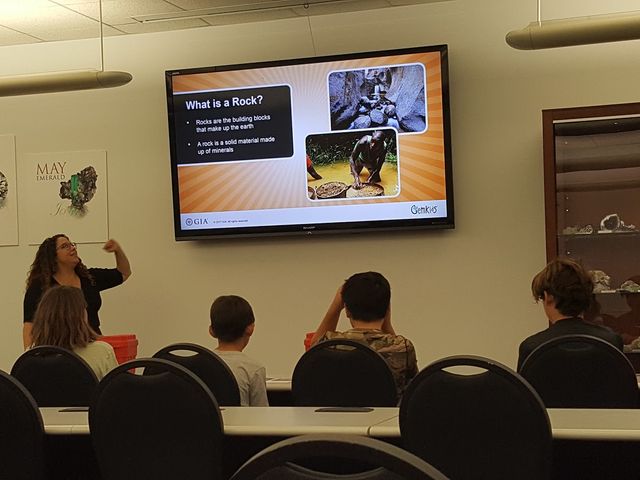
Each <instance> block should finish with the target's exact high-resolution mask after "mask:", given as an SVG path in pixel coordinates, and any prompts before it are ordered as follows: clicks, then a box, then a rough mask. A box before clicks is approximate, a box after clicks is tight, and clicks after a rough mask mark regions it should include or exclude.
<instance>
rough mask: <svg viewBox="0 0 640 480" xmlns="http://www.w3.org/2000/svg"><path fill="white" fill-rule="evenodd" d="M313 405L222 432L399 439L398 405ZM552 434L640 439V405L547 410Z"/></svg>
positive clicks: (81, 424) (232, 421) (66, 427)
mask: <svg viewBox="0 0 640 480" xmlns="http://www.w3.org/2000/svg"><path fill="white" fill-rule="evenodd" d="M60 410H61V409H60V408H53V407H48V408H41V409H40V412H41V413H42V417H43V420H44V425H45V432H46V433H47V434H50V435H87V434H89V420H88V414H87V412H86V411H85V412H61V411H60ZM315 410H316V408H315V407H223V410H222V419H223V422H224V433H225V435H230V436H282V437H289V436H294V435H303V434H307V433H328V434H336V433H337V434H340V433H345V434H354V435H368V436H371V437H378V438H394V437H395V438H399V437H400V426H399V424H398V409H397V408H375V409H374V410H373V411H371V412H316V411H315ZM547 412H548V413H549V419H550V420H551V430H552V433H553V438H555V439H559V440H600V441H634V442H640V409H638V410H625V409H567V408H550V409H548V410H547Z"/></svg>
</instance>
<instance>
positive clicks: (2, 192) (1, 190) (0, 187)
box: [0, 172, 9, 208]
mask: <svg viewBox="0 0 640 480" xmlns="http://www.w3.org/2000/svg"><path fill="white" fill-rule="evenodd" d="M7 195H9V181H8V180H7V177H5V176H4V174H3V173H2V172H0V208H2V207H3V206H4V203H5V199H6V198H7Z"/></svg>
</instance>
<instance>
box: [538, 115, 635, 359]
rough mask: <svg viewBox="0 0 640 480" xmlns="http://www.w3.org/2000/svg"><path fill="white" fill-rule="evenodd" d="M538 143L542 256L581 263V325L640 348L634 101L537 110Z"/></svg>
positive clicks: (627, 346)
mask: <svg viewBox="0 0 640 480" xmlns="http://www.w3.org/2000/svg"><path fill="white" fill-rule="evenodd" d="M543 138H544V181H545V182H544V183H545V217H546V241H547V258H548V260H551V259H552V258H555V257H556V256H566V257H569V258H573V259H576V260H579V261H581V262H582V264H583V265H584V266H585V268H587V269H588V270H590V271H591V272H592V275H593V278H594V283H595V290H594V292H595V300H596V301H595V302H594V305H593V308H592V309H591V311H590V312H588V315H587V317H588V320H590V321H592V322H595V323H601V324H604V325H607V326H609V327H611V328H612V329H614V330H616V331H617V332H618V333H620V334H621V335H622V337H623V339H624V342H625V345H626V347H625V349H628V350H639V349H640V103H630V104H621V105H603V106H595V107H579V108H565V109H554V110H544V111H543ZM632 360H635V358H633V359H632ZM633 363H634V364H635V365H636V369H637V368H638V362H635V361H634V362H633Z"/></svg>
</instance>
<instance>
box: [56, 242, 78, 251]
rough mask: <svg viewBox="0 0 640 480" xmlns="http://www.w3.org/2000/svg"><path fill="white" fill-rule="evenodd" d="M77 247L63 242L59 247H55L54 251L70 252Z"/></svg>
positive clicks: (74, 244) (72, 243) (71, 243)
mask: <svg viewBox="0 0 640 480" xmlns="http://www.w3.org/2000/svg"><path fill="white" fill-rule="evenodd" d="M77 245H78V244H77V243H74V242H65V243H63V244H62V245H60V246H59V247H57V248H56V250H70V249H72V248H76V246H77Z"/></svg>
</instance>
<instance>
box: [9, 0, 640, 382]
mask: <svg viewBox="0 0 640 480" xmlns="http://www.w3.org/2000/svg"><path fill="white" fill-rule="evenodd" d="M545 3H547V4H552V3H554V5H549V7H548V8H549V10H548V11H547V12H546V14H547V16H548V17H552V16H553V15H554V14H556V16H558V17H561V16H571V15H580V14H588V13H594V12H593V9H594V8H595V5H596V2H568V1H564V2H545ZM613 3H615V4H619V5H618V6H621V7H626V6H627V5H630V2H622V1H620V2H613ZM524 4H526V5H524ZM529 4H530V5H529ZM591 4H593V5H591ZM589 8H591V10H589ZM551 9H554V11H552V10H551ZM621 9H627V10H631V9H632V8H631V7H630V6H629V8H621ZM595 13H598V12H595ZM535 14H536V12H535V2H533V1H531V2H522V1H521V2H514V1H512V0H490V1H483V2H478V1H477V0H457V1H452V2H445V3H439V4H432V5H421V6H415V7H403V8H397V9H395V10H394V11H393V13H391V12H390V11H389V10H386V11H374V12H366V13H355V14H341V15H334V16H327V17H315V18H313V19H312V25H313V27H314V39H315V44H316V47H317V54H319V55H328V54H335V53H345V52H350V51H368V50H381V49H388V48H400V47H409V46H417V45H430V44H440V43H447V44H449V48H450V50H449V52H450V78H451V84H450V86H451V112H452V137H453V154H454V181H455V187H454V188H455V201H456V221H457V225H458V226H457V228H456V229H455V230H453V231H420V232H411V233H407V232H404V233H403V232H396V233H384V234H365V235H350V236H330V237H329V236H325V237H311V238H308V237H304V238H302V237H300V238H269V239H250V240H226V241H210V242H199V243H194V242H181V243H176V242H175V241H174V239H173V231H172V214H171V208H172V202H171V182H170V175H169V153H168V137H167V120H166V106H165V93H164V75H163V73H164V70H165V69H175V68H181V67H195V66H204V65H215V64H230V63H241V62H250V61H263V60H272V59H278V58H290V57H304V56H312V55H313V54H314V50H313V46H312V41H311V38H310V36H309V31H308V25H307V21H306V19H299V20H287V21H280V22H273V23H264V24H261V25H256V24H250V25H237V26H230V27H211V28H202V29H197V30H188V31H178V32H172V33H158V34H146V35H141V36H127V37H121V38H108V39H107V41H106V62H107V68H109V69H116V70H117V69H121V70H126V71H129V72H131V73H132V74H133V75H134V80H133V82H132V83H131V84H130V85H128V86H126V87H123V88H117V89H112V90H104V91H94V92H91V91H89V92H71V93H60V94H50V95H39V96H31V97H15V98H0V111H1V112H2V114H1V115H0V134H15V135H16V150H17V157H18V175H20V169H21V167H22V165H21V161H22V160H23V158H24V155H25V154H27V153H31V152H48V151H69V150H94V149H105V150H107V152H108V169H109V219H110V232H111V235H112V236H113V237H114V238H117V239H118V240H120V242H121V243H122V245H123V246H124V248H125V250H126V251H127V253H128V254H129V256H130V258H131V262H132V265H133V269H134V275H133V277H132V278H131V279H130V280H129V281H128V282H127V284H126V285H125V286H123V287H120V288H118V289H115V290H113V291H110V292H107V293H105V294H104V295H103V299H104V306H103V308H102V310H101V318H102V321H103V326H104V331H105V333H108V334H109V333H111V334H114V333H127V332H135V333H136V334H137V335H138V338H139V339H140V353H141V355H151V354H152V353H153V352H154V351H155V350H156V349H158V348H159V347H161V346H163V345H165V344H168V343H170V342H175V341H193V342H197V343H202V344H205V345H213V343H212V341H211V339H209V337H208V336H207V322H208V309H209V305H210V302H211V299H212V298H213V297H215V296H217V295H220V294H225V293H236V294H239V295H243V296H245V297H246V298H247V299H249V300H250V302H251V303H252V304H253V306H254V309H255V312H256V314H257V328H256V333H255V336H254V339H253V340H252V342H251V344H250V345H249V348H248V353H249V354H251V355H253V356H255V357H256V358H259V359H261V360H263V361H264V362H265V363H266V365H267V368H268V371H269V373H270V374H289V373H290V372H291V370H292V368H293V366H294V364H295V362H296V360H297V358H298V356H299V355H300V354H301V352H302V341H303V338H304V334H305V332H308V331H311V330H313V329H314V328H315V325H316V323H317V322H318V321H319V319H320V318H321V317H322V314H323V313H324V309H325V308H326V306H327V304H328V303H329V301H330V299H331V298H332V295H333V294H334V292H335V290H336V288H337V286H338V284H339V282H341V281H342V280H343V279H344V278H346V277H347V276H348V275H350V274H351V273H353V272H356V271H362V270H369V269H373V270H378V271H381V272H383V273H384V274H385V275H386V276H387V277H388V278H389V279H390V281H391V284H392V287H393V300H392V302H393V318H394V322H395V327H396V330H397V331H398V332H401V333H403V334H405V335H406V336H407V337H409V338H411V339H412V340H413V341H414V343H415V345H416V348H417V353H418V360H419V364H420V366H421V367H422V366H424V365H426V364H427V363H429V362H431V361H433V360H435V359H437V358H439V357H442V356H446V355H453V354H463V353H468V354H479V355H486V356H489V357H493V358H495V359H496V360H498V361H502V362H504V363H506V364H508V365H512V366H513V365H515V360H516V351H517V346H518V344H519V342H520V341H521V340H522V339H523V338H524V337H525V336H527V335H529V334H531V333H532V332H534V331H536V330H539V329H541V328H543V327H544V326H545V325H546V323H545V319H544V317H543V314H542V312H541V310H540V308H539V307H537V306H536V305H535V304H534V303H533V301H532V300H531V297H530V294H529V281H530V278H531V276H532V275H533V274H534V273H535V272H536V271H537V270H538V269H540V268H541V267H542V266H543V263H544V259H545V251H544V221H543V186H542V182H543V180H542V138H541V113H540V111H541V109H543V108H554V107H565V106H579V105H594V104H605V103H622V102H632V101H638V88H637V78H638V76H639V74H640V66H639V65H638V62H637V61H636V60H637V58H638V57H639V54H640V43H639V42H626V43H618V44H609V45H596V46H589V47H574V48H565V49H558V50H550V51H539V52H521V51H516V50H512V49H511V48H509V47H508V46H507V45H506V44H505V42H504V35H505V33H506V32H507V31H509V30H511V29H515V28H520V27H523V26H525V25H526V24H527V23H529V22H530V21H532V20H534V19H535ZM369 32H377V33H369ZM96 52H97V42H96V41H81V42H69V43H62V44H53V45H30V46H21V47H3V48H0V74H9V73H23V72H25V71H38V70H55V69H65V68H86V67H87V66H94V65H96V64H97V58H96V57H97V53H96ZM25 59H28V60H29V61H28V62H27V61H25ZM76 62H78V63H80V65H77V63H76ZM28 201H29V199H28V198H25V197H24V196H20V197H19V202H20V204H19V210H20V216H21V217H22V216H23V214H24V207H25V204H26V202H28ZM24 228H25V225H24V224H22V225H21V226H20V231H21V234H22V239H23V241H22V243H21V245H20V246H19V247H0V286H1V288H0V305H1V310H0V312H1V313H0V368H2V369H5V370H7V369H9V368H10V367H11V364H12V363H13V361H14V359H15V358H16V357H17V356H18V355H19V354H20V352H21V325H20V324H21V316H22V294H23V291H24V279H25V275H26V271H27V269H28V267H29V264H30V263H31V261H32V259H33V255H34V253H35V247H31V246H27V245H26V242H24ZM51 233H52V234H53V233H56V232H51ZM80 252H81V255H82V257H83V259H84V261H85V263H87V264H88V265H92V266H107V265H111V262H112V259H111V258H109V256H108V255H106V254H104V253H103V252H102V251H101V250H100V248H99V246H98V245H86V246H81V250H80ZM341 326H342V327H346V323H342V325H341Z"/></svg>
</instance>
